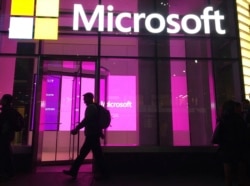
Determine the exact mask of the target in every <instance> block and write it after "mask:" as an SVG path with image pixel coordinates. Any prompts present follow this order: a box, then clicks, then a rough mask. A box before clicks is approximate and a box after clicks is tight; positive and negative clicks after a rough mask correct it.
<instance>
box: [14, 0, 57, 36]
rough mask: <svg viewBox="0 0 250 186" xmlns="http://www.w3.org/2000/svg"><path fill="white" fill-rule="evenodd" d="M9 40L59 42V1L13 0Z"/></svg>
mask: <svg viewBox="0 0 250 186" xmlns="http://www.w3.org/2000/svg"><path fill="white" fill-rule="evenodd" d="M10 15H11V17H10V26H9V38H12V39H46V40H57V38H58V17H59V0H36V1H35V0H12V3H11V13H10Z"/></svg>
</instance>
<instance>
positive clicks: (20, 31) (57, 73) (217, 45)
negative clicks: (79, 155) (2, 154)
mask: <svg viewBox="0 0 250 186" xmlns="http://www.w3.org/2000/svg"><path fill="white" fill-rule="evenodd" d="M246 2H247V1H246ZM0 12H1V23H0V25H1V32H0V34H1V35H0V44H1V45H0V46H1V48H0V57H1V61H0V80H1V87H0V95H2V94H4V93H13V94H14V96H15V98H16V102H17V106H18V109H19V110H20V112H22V113H23V114H24V116H25V118H26V123H27V127H26V128H25V131H23V132H22V134H17V137H16V138H17V139H16V142H15V143H21V144H25V145H27V144H28V145H31V146H35V147H36V148H35V149H36V151H37V154H38V156H39V157H41V160H42V161H58V160H69V159H72V157H74V156H75V155H76V152H77V150H79V146H80V145H81V143H82V141H83V139H84V135H83V133H80V134H79V135H78V136H75V137H73V136H71V135H70V133H69V131H70V129H72V128H73V127H74V126H75V125H76V124H77V122H79V121H80V120H81V118H82V117H83V114H84V109H85V106H84V104H83V101H82V94H83V93H85V92H89V91H90V92H93V93H95V100H96V101H97V102H100V103H101V104H103V105H105V106H106V107H107V108H108V109H109V110H110V112H111V114H112V123H111V127H109V128H108V130H107V131H106V138H105V139H104V140H103V141H102V143H103V145H104V146H107V147H113V148H114V147H125V146H126V147H127V146H129V147H131V146H133V147H135V148H138V149H139V148H140V147H149V149H150V147H159V148H161V149H164V148H168V147H177V146H189V147H193V146H211V135H212V132H213V130H214V128H215V126H216V117H217V114H218V112H219V109H220V106H221V104H222V103H223V102H224V101H225V100H227V99H235V100H238V101H241V99H242V98H243V97H245V94H246V93H245V89H246V86H245V87H244V84H246V83H245V82H244V79H243V70H242V52H241V45H240V37H239V27H238V16H237V9H236V2H235V1H233V0H230V1H229V0H221V1H215V0H209V1H208V0H207V1H206V0H192V1H182V0H169V1H162V0H133V1H132V0H131V1H126V2H125V1H120V0H119V1H117V0H99V1H98V0H92V1H81V3H79V1H76V0H26V1H20V0H12V2H11V1H2V5H1V10H0ZM89 158H91V155H90V157H89Z"/></svg>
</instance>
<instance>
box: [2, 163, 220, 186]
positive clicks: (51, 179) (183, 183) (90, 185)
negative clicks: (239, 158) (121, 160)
mask: <svg viewBox="0 0 250 186" xmlns="http://www.w3.org/2000/svg"><path fill="white" fill-rule="evenodd" d="M67 168H68V167H65V166H57V167H56V166H54V167H42V168H38V170H37V172H36V173H19V174H18V175H16V176H15V177H14V178H13V179H11V180H9V181H6V182H0V185H1V186H26V185H27V186H28V185H33V186H53V185H55V186H222V185H223V177H222V176H221V175H211V174H209V175H204V174H199V175H198V174H195V175H194V174H192V173H187V174H185V175H184V174H179V175H177V174H175V175H170V174H168V175H167V174H165V173H162V174H161V175H159V174H157V175H156V174H147V173H143V174H139V173H137V174H132V173H131V174H130V173H129V172H128V173H117V174H116V173H113V174H112V175H111V177H110V179H109V180H105V181H95V180H94V179H93V175H92V167H91V165H83V166H82V167H81V170H80V172H79V175H78V178H77V180H72V179H71V178H70V177H68V176H66V175H64V174H63V173H62V172H61V171H62V170H63V169H67Z"/></svg>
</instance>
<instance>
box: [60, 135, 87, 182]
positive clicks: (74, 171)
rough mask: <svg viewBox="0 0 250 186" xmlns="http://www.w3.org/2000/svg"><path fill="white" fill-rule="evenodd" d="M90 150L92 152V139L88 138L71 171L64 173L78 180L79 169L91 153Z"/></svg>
mask: <svg viewBox="0 0 250 186" xmlns="http://www.w3.org/2000/svg"><path fill="white" fill-rule="evenodd" d="M90 150H91V139H89V137H86V139H85V141H84V144H83V145H82V147H81V150H80V153H79V155H78V156H77V158H76V159H75V160H74V162H73V163H72V165H71V168H70V169H69V170H64V171H63V173H64V174H67V175H70V176H72V177H74V178H76V176H77V174H78V171H79V168H80V166H81V164H82V162H83V161H84V159H85V157H86V156H87V155H88V153H89V152H90Z"/></svg>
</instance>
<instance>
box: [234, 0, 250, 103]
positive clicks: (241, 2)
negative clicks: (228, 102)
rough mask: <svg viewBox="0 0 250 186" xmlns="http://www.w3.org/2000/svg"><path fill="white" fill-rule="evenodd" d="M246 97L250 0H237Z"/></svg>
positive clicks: (249, 84)
mask: <svg viewBox="0 0 250 186" xmlns="http://www.w3.org/2000/svg"><path fill="white" fill-rule="evenodd" d="M236 4H237V14H238V24H239V31H240V33H239V35H240V46H241V57H242V68H243V78H244V87H245V98H247V99H249V98H250V74H249V71H250V55H249V54H250V47H248V46H250V10H249V6H250V0H236Z"/></svg>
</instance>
